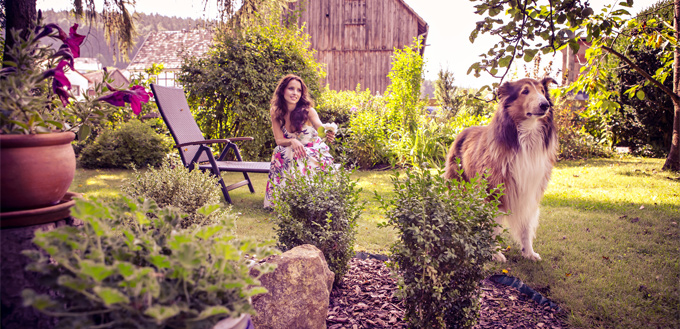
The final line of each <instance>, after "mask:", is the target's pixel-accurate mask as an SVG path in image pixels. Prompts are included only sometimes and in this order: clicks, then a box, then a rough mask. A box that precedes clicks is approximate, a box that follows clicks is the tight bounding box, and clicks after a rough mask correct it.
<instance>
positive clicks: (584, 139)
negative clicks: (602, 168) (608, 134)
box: [553, 101, 611, 160]
mask: <svg viewBox="0 0 680 329" xmlns="http://www.w3.org/2000/svg"><path fill="white" fill-rule="evenodd" d="M553 110H554V111H555V116H554V120H555V125H556V126H557V138H558V140H559V152H558V158H559V159H561V160H569V159H585V158H591V157H606V156H609V155H611V148H610V147H609V143H608V139H606V138H604V139H599V140H598V139H596V137H594V136H593V135H591V134H590V133H588V130H587V129H586V123H587V121H588V119H587V118H584V117H583V116H582V115H581V113H582V111H583V108H582V107H579V103H578V102H570V101H559V102H557V104H556V105H555V106H554V107H553Z"/></svg>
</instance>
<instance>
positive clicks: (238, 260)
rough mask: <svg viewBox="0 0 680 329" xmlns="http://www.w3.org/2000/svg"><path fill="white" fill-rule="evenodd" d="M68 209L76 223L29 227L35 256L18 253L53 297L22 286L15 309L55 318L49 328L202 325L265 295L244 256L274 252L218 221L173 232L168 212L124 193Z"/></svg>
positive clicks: (176, 216)
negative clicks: (240, 238) (20, 303)
mask: <svg viewBox="0 0 680 329" xmlns="http://www.w3.org/2000/svg"><path fill="white" fill-rule="evenodd" d="M216 208H217V206H212V207H206V208H201V209H199V210H198V211H199V212H202V213H203V214H204V215H206V216H208V215H209V213H210V212H212V211H214V210H215V209H216ZM71 213H72V216H73V217H75V218H78V219H80V220H82V221H83V222H84V224H83V226H82V227H80V228H76V227H72V226H62V227H59V228H57V229H55V230H52V231H48V232H41V231H37V232H36V236H35V238H34V239H33V242H34V243H35V244H36V245H37V246H38V247H39V248H40V249H41V250H40V251H37V250H31V251H24V254H25V255H27V256H29V257H30V258H31V259H33V262H32V263H31V264H30V265H29V266H28V268H27V269H28V270H31V271H35V272H38V273H39V275H40V276H41V280H42V282H43V283H44V284H45V285H46V286H47V287H48V288H50V289H51V290H52V292H53V293H51V294H49V295H38V294H36V293H35V292H34V291H32V290H24V291H23V297H24V304H25V305H27V306H28V305H30V306H33V307H35V308H36V309H38V310H40V311H42V312H44V313H46V314H48V315H52V316H55V317H57V318H58V319H59V324H58V327H59V328H212V327H213V326H214V324H215V323H217V322H218V321H220V320H221V319H222V318H225V317H236V316H238V315H240V314H242V313H253V312H254V311H253V308H252V306H251V305H250V303H249V297H250V296H253V295H257V294H260V293H264V292H266V289H265V288H263V287H261V286H259V281H258V280H257V278H254V277H251V276H250V275H249V269H248V260H246V259H245V258H244V255H246V254H248V255H251V256H254V257H257V258H262V257H266V256H267V255H270V254H272V253H273V252H274V249H271V248H270V247H269V246H267V245H265V244H256V243H250V242H246V241H238V240H236V239H233V237H232V236H229V235H226V234H225V233H224V232H225V230H224V225H226V223H217V224H215V225H208V226H193V227H192V228H190V229H181V228H179V223H180V222H181V220H182V214H181V213H180V212H178V211H176V209H174V208H164V209H159V208H158V207H157V205H156V204H155V203H154V202H153V201H143V202H141V203H139V202H135V201H133V200H131V199H128V198H125V197H123V198H120V199H116V200H113V201H110V202H109V203H103V202H100V201H98V200H96V199H89V200H82V199H78V200H76V205H75V206H74V207H73V208H72V210H71ZM48 256H49V257H48ZM269 270H271V268H267V269H265V270H264V272H267V271H269Z"/></svg>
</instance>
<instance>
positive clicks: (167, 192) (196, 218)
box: [121, 160, 230, 228]
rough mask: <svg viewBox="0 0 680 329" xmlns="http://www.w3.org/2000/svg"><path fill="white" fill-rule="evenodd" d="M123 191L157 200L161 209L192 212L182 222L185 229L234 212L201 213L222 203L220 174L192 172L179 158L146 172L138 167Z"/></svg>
mask: <svg viewBox="0 0 680 329" xmlns="http://www.w3.org/2000/svg"><path fill="white" fill-rule="evenodd" d="M121 190H122V191H123V192H125V193H126V194H128V195H130V196H132V197H136V198H139V197H142V198H145V199H151V200H154V201H155V202H156V204H158V206H159V207H161V208H165V207H168V206H173V207H176V208H179V209H180V210H181V211H182V212H184V213H186V214H187V215H188V216H187V217H186V218H184V220H183V221H182V224H181V226H182V227H185V228H186V227H188V226H190V225H192V224H201V225H206V224H212V223H214V222H215V221H216V220H217V219H218V217H224V216H227V217H228V216H229V215H230V212H228V211H226V210H218V211H215V212H213V213H212V216H211V217H207V218H206V217H204V216H202V215H201V214H200V213H198V212H197V211H198V209H200V208H202V207H205V206H208V205H214V204H217V203H219V202H220V200H221V197H222V191H221V190H220V188H219V185H218V184H217V177H215V176H214V175H212V174H210V173H209V172H203V171H200V170H192V171H189V169H187V168H185V167H184V166H183V165H181V164H180V163H179V161H178V160H175V161H170V160H165V161H163V164H162V165H161V166H160V167H159V168H158V169H155V168H153V167H151V168H149V169H148V170H146V171H143V172H139V171H137V169H136V168H134V173H133V174H132V178H130V179H128V180H126V181H125V182H124V183H123V185H122V186H121Z"/></svg>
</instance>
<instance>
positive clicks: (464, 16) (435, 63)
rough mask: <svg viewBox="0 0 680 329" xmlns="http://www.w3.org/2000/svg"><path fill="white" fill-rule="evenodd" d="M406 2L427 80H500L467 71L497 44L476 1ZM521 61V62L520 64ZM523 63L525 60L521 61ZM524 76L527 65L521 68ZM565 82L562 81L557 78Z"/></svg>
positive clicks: (180, 2) (141, 1)
mask: <svg viewBox="0 0 680 329" xmlns="http://www.w3.org/2000/svg"><path fill="white" fill-rule="evenodd" d="M619 1H620V0H618V1H617V0H590V4H591V6H593V8H594V9H595V10H596V11H597V10H599V9H601V8H602V7H603V6H604V5H607V4H616V3H618V2H619ZM101 2H102V1H101V0H96V1H95V4H96V5H97V8H98V9H100V8H101ZM207 2H208V7H207V10H204V5H203V1H201V0H137V1H136V6H135V8H134V9H135V11H138V12H143V13H147V14H152V13H158V14H160V15H166V16H177V17H192V18H201V17H203V18H215V17H217V11H216V9H215V4H216V2H217V0H208V1H207ZM405 2H406V3H407V4H408V5H409V6H410V7H411V8H412V9H413V10H414V11H415V12H416V13H417V14H418V15H419V16H420V17H421V18H422V19H423V20H425V22H427V24H428V25H429V33H428V36H427V42H426V44H427V46H426V47H425V58H424V59H425V65H426V66H425V79H427V80H432V81H434V80H436V79H437V73H438V72H439V70H440V69H441V68H444V69H448V70H449V71H450V72H452V73H453V76H454V79H455V84H456V85H457V86H460V87H475V88H479V87H481V86H483V85H488V84H491V83H493V82H498V81H497V79H495V78H493V77H491V76H488V75H484V74H482V76H481V77H480V78H475V77H474V75H472V74H470V75H467V70H468V68H469V67H470V65H472V64H473V63H474V62H476V61H478V60H480V57H479V55H480V54H482V53H485V52H486V51H488V50H489V48H491V47H492V46H493V44H494V43H495V41H494V39H493V38H492V37H489V36H486V35H483V36H482V35H480V36H479V37H478V38H477V40H476V41H475V43H474V44H473V43H470V40H469V36H470V32H471V31H472V29H474V28H475V23H476V22H477V21H479V20H482V17H481V16H478V15H475V14H474V8H473V5H474V2H470V1H467V0H405ZM656 2H657V0H634V5H633V9H632V10H631V13H632V14H635V13H637V12H639V11H640V10H642V9H645V8H647V7H649V6H651V5H652V4H654V3H656ZM37 7H38V9H55V10H60V9H63V10H69V9H72V8H73V6H72V0H37ZM550 61H553V63H554V65H553V73H552V75H553V77H555V78H558V76H557V74H558V72H557V71H558V70H559V69H561V65H562V64H561V63H562V54H561V53H557V54H555V55H554V57H553V55H551V54H548V55H547V56H545V57H543V59H542V63H544V64H545V63H548V62H550ZM516 62H517V61H516ZM520 62H522V63H519V64H523V61H520ZM517 69H518V70H519V74H521V75H523V73H522V72H523V65H520V66H518V67H517ZM556 80H558V81H561V79H559V78H558V79H556Z"/></svg>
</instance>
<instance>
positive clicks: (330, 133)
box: [326, 130, 335, 144]
mask: <svg viewBox="0 0 680 329" xmlns="http://www.w3.org/2000/svg"><path fill="white" fill-rule="evenodd" d="M326 141H327V142H328V143H329V144H333V142H334V141H335V133H334V132H333V131H332V130H329V131H327V132H326Z"/></svg>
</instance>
